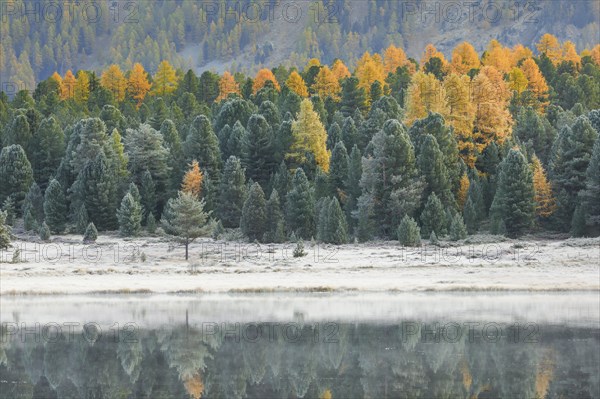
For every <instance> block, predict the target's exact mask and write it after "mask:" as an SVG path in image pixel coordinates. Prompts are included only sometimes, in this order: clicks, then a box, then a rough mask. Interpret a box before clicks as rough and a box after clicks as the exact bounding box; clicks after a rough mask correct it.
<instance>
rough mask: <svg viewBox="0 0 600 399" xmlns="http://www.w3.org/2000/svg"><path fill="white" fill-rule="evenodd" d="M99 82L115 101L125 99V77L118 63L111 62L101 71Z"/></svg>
mask: <svg viewBox="0 0 600 399" xmlns="http://www.w3.org/2000/svg"><path fill="white" fill-rule="evenodd" d="M100 84H101V85H102V87H104V88H105V89H107V90H108V91H110V92H111V93H112V95H113V98H114V99H115V100H116V101H117V102H121V101H123V100H124V99H125V90H126V89H127V79H125V76H124V75H123V72H122V71H121V68H119V66H118V65H116V64H113V65H111V66H109V67H108V68H107V69H105V70H104V72H102V76H101V77H100Z"/></svg>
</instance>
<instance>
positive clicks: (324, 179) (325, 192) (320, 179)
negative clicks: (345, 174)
mask: <svg viewBox="0 0 600 399" xmlns="http://www.w3.org/2000/svg"><path fill="white" fill-rule="evenodd" d="M314 186H315V201H318V200H320V199H321V198H325V197H329V195H330V193H331V188H330V186H329V177H328V176H327V175H326V174H325V172H323V171H322V170H321V168H317V173H316V174H315V180H314Z"/></svg>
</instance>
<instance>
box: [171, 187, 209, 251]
mask: <svg viewBox="0 0 600 399" xmlns="http://www.w3.org/2000/svg"><path fill="white" fill-rule="evenodd" d="M161 224H162V227H163V229H164V231H165V233H166V234H168V235H170V236H172V237H173V239H175V240H176V241H177V242H180V243H182V244H183V245H184V246H185V260H188V256H189V245H190V244H191V243H192V242H193V241H194V240H195V239H196V238H198V237H202V236H206V235H207V234H209V233H210V231H211V230H212V226H211V225H210V224H208V213H207V212H205V211H204V200H198V199H197V198H196V197H195V196H194V195H192V194H189V193H184V192H182V191H180V192H179V194H178V196H177V198H172V199H170V200H169V201H168V202H167V205H166V206H165V211H164V212H163V216H162V219H161Z"/></svg>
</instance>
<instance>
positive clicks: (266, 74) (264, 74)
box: [252, 68, 281, 94]
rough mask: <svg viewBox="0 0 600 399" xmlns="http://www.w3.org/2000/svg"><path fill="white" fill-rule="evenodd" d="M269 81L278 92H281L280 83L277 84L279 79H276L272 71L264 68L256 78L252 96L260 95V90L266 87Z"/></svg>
mask: <svg viewBox="0 0 600 399" xmlns="http://www.w3.org/2000/svg"><path fill="white" fill-rule="evenodd" d="M268 81H271V82H272V83H273V86H274V87H275V89H276V90H277V91H280V90H281V88H280V87H279V83H278V82H277V78H275V75H273V72H271V70H270V69H266V68H263V69H261V70H260V71H258V73H257V74H256V77H255V78H254V83H253V84H252V94H256V93H258V91H259V90H260V89H262V88H263V87H265V84H266V83H267V82H268Z"/></svg>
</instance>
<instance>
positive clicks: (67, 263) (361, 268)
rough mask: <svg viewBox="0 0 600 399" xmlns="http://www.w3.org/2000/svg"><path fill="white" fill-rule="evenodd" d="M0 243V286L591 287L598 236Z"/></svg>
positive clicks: (180, 289) (82, 290)
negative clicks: (436, 241)
mask: <svg viewBox="0 0 600 399" xmlns="http://www.w3.org/2000/svg"><path fill="white" fill-rule="evenodd" d="M14 244H15V247H16V248H20V262H17V263H11V261H12V259H13V250H11V251H9V252H4V253H1V254H0V256H1V258H0V260H1V262H2V263H0V294H2V295H10V294H89V293H144V292H147V293H150V292H152V293H200V292H206V293H209V292H210V293H226V292H227V293H253V292H330V291H332V292H333V291H336V292H344V291H348V292H352V291H361V292H403V291H413V292H414V291H509V290H513V291H590V290H591V291H599V290H600V266H599V265H600V239H599V238H594V239H567V240H545V239H540V238H533V237H531V238H525V239H520V240H509V239H504V238H501V237H494V236H483V235H482V236H475V237H471V238H469V239H468V240H467V241H463V242H460V243H459V244H456V243H450V242H442V243H441V245H440V246H432V245H429V244H424V246H423V247H421V248H403V247H402V246H400V245H399V244H398V243H397V242H391V241H390V242H377V243H367V244H348V245H342V246H339V247H336V246H329V245H323V244H314V243H311V242H306V243H305V250H306V252H307V255H306V256H305V257H301V258H294V257H293V256H292V252H293V249H294V246H295V245H294V244H287V245H283V244H282V245H272V246H269V245H258V244H252V243H240V242H226V241H213V240H210V239H204V240H199V241H197V242H195V243H194V244H193V245H192V246H191V247H190V260H189V261H185V260H184V249H183V247H179V246H173V245H172V244H170V243H169V242H168V241H166V240H165V239H164V238H160V237H153V238H139V239H131V240H123V239H120V238H118V237H117V236H101V237H100V238H99V240H98V243H97V245H92V246H90V245H83V244H82V243H81V237H80V236H74V235H73V236H61V237H53V239H52V241H51V242H50V243H40V242H35V241H33V240H31V241H23V240H20V241H16V242H15V243H14Z"/></svg>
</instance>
